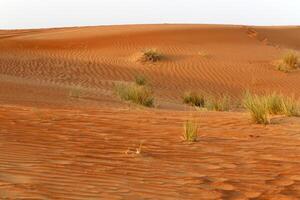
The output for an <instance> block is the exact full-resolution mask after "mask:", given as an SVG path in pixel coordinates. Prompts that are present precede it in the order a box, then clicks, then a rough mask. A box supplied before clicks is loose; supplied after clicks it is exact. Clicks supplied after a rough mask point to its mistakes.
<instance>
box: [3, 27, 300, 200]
mask: <svg viewBox="0 0 300 200" xmlns="http://www.w3.org/2000/svg"><path fill="white" fill-rule="evenodd" d="M149 48H155V49H157V50H158V51H159V52H161V53H162V54H163V55H164V59H162V60H161V61H159V62H156V63H150V64H149V63H142V62H138V61H137V56H138V55H139V53H140V52H141V51H143V50H145V49H149ZM288 50H295V51H300V27H296V26H294V27H292V26H289V27H255V26H252V27H250V26H229V25H226V26H225V25H180V24H178V25H170V24H164V25H126V26H101V27H74V28H55V29H39V30H1V31H0V103H1V104H0V119H1V120H0V121H1V123H0V199H109V200H110V199H130V200H135V199H137V200H140V199H197V200H198V199H274V200H283V199H284V200H288V199H291V200H292V199H295V200H296V199H300V118H297V117H291V118H286V117H281V116H278V117H275V118H274V119H272V120H273V121H272V122H273V123H272V124H271V125H267V126H265V125H258V124H253V122H252V121H251V118H250V116H249V114H248V113H247V112H245V111H240V110H233V111H230V112H213V111H197V110H195V109H193V108H191V107H189V106H186V105H184V104H183V103H182V95H183V93H184V92H185V91H191V90H195V91H205V92H207V93H211V94H225V93H226V94H228V95H230V96H231V97H232V98H233V99H236V100H237V101H238V100H239V99H240V98H241V96H242V94H243V93H244V91H245V90H248V89H249V90H251V91H255V92H257V93H263V92H271V91H276V92H279V93H282V94H286V95H291V94H293V95H295V96H296V97H300V71H299V70H298V71H295V72H293V73H283V72H280V71H278V70H276V69H275V68H274V65H273V62H274V61H276V60H278V59H279V58H280V57H281V55H282V54H283V53H284V52H286V51H288ZM136 74H144V75H145V76H146V77H147V80H149V82H150V83H151V86H152V88H153V91H154V95H155V100H156V102H155V103H156V106H155V108H144V107H141V106H136V105H133V104H131V103H128V102H124V101H121V100H120V99H119V98H118V97H117V96H116V95H115V94H114V92H113V86H114V84H115V83H118V82H131V81H133V80H134V76H135V75H136ZM73 93H79V96H80V97H78V98H75V97H74V95H72V94H73ZM190 118H193V119H195V120H197V121H199V125H200V126H199V136H200V138H199V141H198V142H195V143H192V144H190V143H186V142H183V141H182V139H181V135H182V131H183V122H184V121H185V120H187V119H190ZM141 145H142V146H141ZM140 146H141V149H142V152H141V153H140V154H137V153H136V149H138V148H139V147H140Z"/></svg>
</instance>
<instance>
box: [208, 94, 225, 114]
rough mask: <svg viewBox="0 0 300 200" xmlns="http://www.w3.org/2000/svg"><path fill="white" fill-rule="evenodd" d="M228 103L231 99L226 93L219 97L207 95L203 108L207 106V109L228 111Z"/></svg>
mask: <svg viewBox="0 0 300 200" xmlns="http://www.w3.org/2000/svg"><path fill="white" fill-rule="evenodd" d="M230 105H231V99H230V97H229V96H227V95H223V96H220V97H209V98H207V100H206V101H205V108H207V110H214V111H229V109H230Z"/></svg>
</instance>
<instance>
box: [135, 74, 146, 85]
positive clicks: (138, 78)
mask: <svg viewBox="0 0 300 200" xmlns="http://www.w3.org/2000/svg"><path fill="white" fill-rule="evenodd" d="M134 82H135V84H136V85H147V80H146V78H145V76H143V75H141V74H138V75H136V76H135V77H134Z"/></svg>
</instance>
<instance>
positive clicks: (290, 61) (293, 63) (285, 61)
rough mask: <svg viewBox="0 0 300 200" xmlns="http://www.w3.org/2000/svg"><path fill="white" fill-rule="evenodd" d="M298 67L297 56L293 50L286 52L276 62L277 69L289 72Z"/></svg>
mask: <svg viewBox="0 0 300 200" xmlns="http://www.w3.org/2000/svg"><path fill="white" fill-rule="evenodd" d="M298 67H299V58H298V55H297V54H296V53H295V52H289V53H286V54H285V55H284V56H283V58H282V60H281V62H279V63H278V65H277V69H278V70H280V71H283V72H289V71H291V70H295V69H297V68H298Z"/></svg>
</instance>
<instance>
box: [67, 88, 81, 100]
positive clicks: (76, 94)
mask: <svg viewBox="0 0 300 200" xmlns="http://www.w3.org/2000/svg"><path fill="white" fill-rule="evenodd" d="M82 93H83V92H82V88H80V87H72V88H71V89H70V91H69V96H70V97H72V98H81V97H82Z"/></svg>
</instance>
